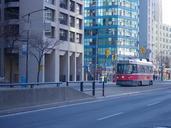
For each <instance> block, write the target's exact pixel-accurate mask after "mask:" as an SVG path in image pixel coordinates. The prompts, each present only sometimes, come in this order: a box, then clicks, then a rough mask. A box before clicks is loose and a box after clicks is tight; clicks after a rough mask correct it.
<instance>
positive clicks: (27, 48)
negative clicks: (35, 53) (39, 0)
mask: <svg viewBox="0 0 171 128" xmlns="http://www.w3.org/2000/svg"><path fill="white" fill-rule="evenodd" d="M44 10H47V8H45V9H39V10H35V11H32V12H29V13H27V14H25V15H23V16H22V18H25V17H27V23H28V30H27V38H26V40H27V43H26V83H28V59H29V46H28V45H29V38H30V26H29V25H30V17H31V15H32V14H34V13H37V12H40V11H44Z"/></svg>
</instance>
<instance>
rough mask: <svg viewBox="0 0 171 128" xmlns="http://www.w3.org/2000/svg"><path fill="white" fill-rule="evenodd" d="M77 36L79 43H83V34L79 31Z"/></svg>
mask: <svg viewBox="0 0 171 128" xmlns="http://www.w3.org/2000/svg"><path fill="white" fill-rule="evenodd" d="M76 38H77V43H79V44H82V34H80V33H77V35H76Z"/></svg>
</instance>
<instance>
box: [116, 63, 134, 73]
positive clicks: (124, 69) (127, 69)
mask: <svg viewBox="0 0 171 128" xmlns="http://www.w3.org/2000/svg"><path fill="white" fill-rule="evenodd" d="M117 73H118V74H132V73H137V65H136V64H117Z"/></svg>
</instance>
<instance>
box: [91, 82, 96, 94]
mask: <svg viewBox="0 0 171 128" xmlns="http://www.w3.org/2000/svg"><path fill="white" fill-rule="evenodd" d="M95 84H96V83H95V81H93V83H92V95H93V96H95Z"/></svg>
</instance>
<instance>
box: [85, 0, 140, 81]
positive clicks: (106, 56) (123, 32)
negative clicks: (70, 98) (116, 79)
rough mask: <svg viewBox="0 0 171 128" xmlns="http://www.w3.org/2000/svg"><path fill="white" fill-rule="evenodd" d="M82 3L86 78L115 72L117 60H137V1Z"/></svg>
mask: <svg viewBox="0 0 171 128" xmlns="http://www.w3.org/2000/svg"><path fill="white" fill-rule="evenodd" d="M84 2H85V8H84V10H85V20H84V21H85V22H84V25H85V38H84V42H85V44H84V48H85V50H84V51H85V52H84V54H85V66H86V67H87V68H88V70H87V72H88V73H89V75H91V76H92V77H95V78H99V76H100V77H101V76H103V75H104V73H105V72H106V71H108V70H110V71H111V72H113V71H114V70H115V64H114V63H115V62H116V60H123V59H129V58H137V57H138V39H139V38H138V33H139V28H138V23H139V18H138V15H139V9H138V7H139V0H84ZM89 71H90V72H89ZM110 71H109V72H110ZM93 72H97V73H95V74H93ZM103 72H104V73H103ZM105 75H107V77H108V78H109V77H110V76H108V73H106V74H105ZM112 76H113V75H112ZM112 76H111V77H112Z"/></svg>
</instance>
